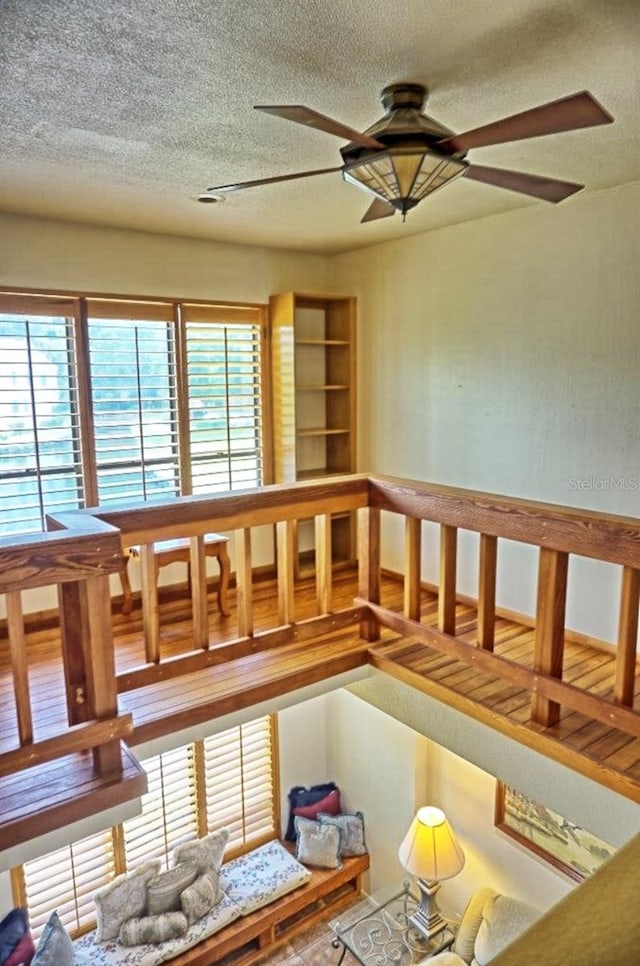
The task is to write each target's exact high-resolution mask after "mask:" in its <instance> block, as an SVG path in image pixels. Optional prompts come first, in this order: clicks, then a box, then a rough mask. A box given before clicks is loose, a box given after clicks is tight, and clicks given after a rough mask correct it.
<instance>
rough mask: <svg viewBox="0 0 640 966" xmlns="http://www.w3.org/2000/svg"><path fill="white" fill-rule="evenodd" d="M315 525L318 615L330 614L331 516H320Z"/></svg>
mask: <svg viewBox="0 0 640 966" xmlns="http://www.w3.org/2000/svg"><path fill="white" fill-rule="evenodd" d="M314 524H315V544H316V598H317V601H318V613H319V614H329V613H330V612H331V515H330V514H329V513H320V514H318V516H317V517H315V520H314Z"/></svg>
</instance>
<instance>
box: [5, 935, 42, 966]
mask: <svg viewBox="0 0 640 966" xmlns="http://www.w3.org/2000/svg"><path fill="white" fill-rule="evenodd" d="M35 951H36V947H35V946H34V945H33V939H32V938H31V933H28V932H26V933H25V934H24V936H23V937H22V939H21V940H20V942H19V943H18V945H17V946H16V947H15V949H14V950H13V952H12V953H11V955H10V956H9V958H8V959H5V961H4V963H3V964H2V966H29V963H30V962H31V960H32V959H33V957H34V955H35Z"/></svg>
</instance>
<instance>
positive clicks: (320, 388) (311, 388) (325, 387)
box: [296, 384, 351, 392]
mask: <svg viewBox="0 0 640 966" xmlns="http://www.w3.org/2000/svg"><path fill="white" fill-rule="evenodd" d="M350 388H351V386H339V385H333V386H329V385H320V384H318V385H315V386H311V385H309V386H300V385H298V386H296V392H348V390H349V389H350Z"/></svg>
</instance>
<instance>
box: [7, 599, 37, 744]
mask: <svg viewBox="0 0 640 966" xmlns="http://www.w3.org/2000/svg"><path fill="white" fill-rule="evenodd" d="M6 601H7V626H8V631H9V653H10V655H11V670H12V672H13V693H14V695H15V701H16V718H17V720H18V737H19V738H20V744H21V745H28V744H30V743H31V742H32V741H33V719H32V717H31V695H30V692H29V670H28V662H27V642H26V640H25V635H24V619H23V614H22V598H21V594H20V591H19V590H11V591H9V592H8V593H7V595H6Z"/></svg>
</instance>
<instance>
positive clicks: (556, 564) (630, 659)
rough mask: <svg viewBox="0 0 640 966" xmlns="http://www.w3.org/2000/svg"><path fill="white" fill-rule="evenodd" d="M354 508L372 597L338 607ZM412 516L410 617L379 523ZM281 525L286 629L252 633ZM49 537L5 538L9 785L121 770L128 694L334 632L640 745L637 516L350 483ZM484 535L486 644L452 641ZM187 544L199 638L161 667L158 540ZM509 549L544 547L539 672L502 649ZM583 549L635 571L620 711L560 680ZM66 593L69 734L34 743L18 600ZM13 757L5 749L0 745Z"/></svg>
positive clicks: (0, 549)
mask: <svg viewBox="0 0 640 966" xmlns="http://www.w3.org/2000/svg"><path fill="white" fill-rule="evenodd" d="M351 512H357V514H358V518H359V526H358V532H359V547H358V560H359V591H358V597H357V598H356V600H355V601H354V602H353V606H349V607H347V608H344V609H342V610H340V611H337V610H336V609H335V607H334V606H333V602H332V580H333V570H332V562H331V561H332V553H331V526H330V518H331V515H332V514H343V513H351ZM383 513H389V514H393V515H400V516H401V517H403V518H404V526H405V564H404V607H403V611H402V612H397V611H393V610H390V609H389V608H387V607H383V606H382V604H381V597H380V587H381V565H382V559H381V558H382V554H381V516H382V514H383ZM308 519H314V521H315V541H316V546H315V571H316V597H317V614H316V616H315V617H312V618H307V619H305V620H303V621H301V620H296V604H295V554H296V552H297V551H296V547H295V545H294V534H295V527H296V522H297V521H300V520H308ZM421 521H430V522H431V523H435V524H437V525H438V526H439V528H440V577H439V586H438V623H437V627H433V626H430V625H427V624H426V623H424V622H422V621H421V620H420V594H421V587H422V579H423V577H422V572H421V557H422V547H421V543H422V525H421ZM265 525H266V526H268V527H273V528H274V530H275V551H274V557H275V563H276V570H277V600H278V617H277V623H276V625H275V626H273V627H271V628H267V629H261V630H260V631H259V632H258V631H256V629H255V627H254V618H253V597H254V587H253V574H254V567H253V562H252V529H253V528H255V527H264V526H265ZM49 526H50V528H51V532H49V533H47V534H45V535H37V536H35V535H34V536H32V537H26V538H24V539H23V540H22V541H20V542H10V541H8V540H4V541H2V542H0V592H4V593H5V594H6V598H7V609H8V627H9V641H10V655H11V664H12V669H13V680H14V693H15V702H16V715H17V723H18V733H19V746H18V747H16V748H9V749H6V748H5V749H4V753H3V754H2V755H0V774H3V773H6V772H8V771H12V770H15V769H16V768H25V767H28V766H29V765H31V764H37V763H39V762H42V761H45V760H48V759H49V758H52V757H55V756H58V755H63V754H68V753H69V752H70V751H73V750H75V749H79V748H88V747H90V748H93V749H94V755H95V760H96V767H97V768H98V770H99V771H100V772H101V773H105V774H106V773H109V770H114V769H117V768H118V767H119V765H118V761H119V759H118V761H117V760H116V759H117V745H118V743H119V739H120V738H121V737H122V736H123V735H126V733H127V732H128V731H130V729H131V721H130V719H129V718H128V717H127V716H124V717H123V716H120V715H118V693H123V692H125V691H130V690H133V689H136V688H140V687H143V686H148V685H153V684H154V683H157V682H160V681H163V680H166V679H167V678H169V677H177V676H179V675H183V674H187V673H192V672H194V671H198V670H200V669H204V668H208V667H212V666H214V665H217V664H220V663H222V662H226V661H229V660H231V659H235V658H239V657H242V656H244V655H248V654H252V653H254V652H256V651H258V650H263V649H267V648H275V647H277V646H279V645H282V644H286V643H289V642H293V641H301V640H305V639H309V640H312V639H313V638H316V637H318V636H319V635H322V634H324V633H327V632H328V631H330V630H335V629H338V628H346V627H349V626H353V627H354V633H355V632H356V629H357V628H358V627H359V630H360V635H361V636H362V637H363V638H364V639H365V640H368V641H370V642H372V644H373V643H374V642H375V641H376V640H378V638H379V635H380V628H381V627H387V628H390V629H392V630H393V631H395V632H397V633H398V634H401V635H404V636H407V637H411V638H414V639H417V640H422V641H424V642H425V644H428V645H429V647H431V648H435V649H436V650H439V651H441V652H442V653H444V654H448V655H451V656H453V657H455V658H456V659H457V660H460V661H463V662H465V663H467V664H468V665H470V666H472V667H476V668H478V669H479V670H481V671H484V672H486V673H489V674H491V675H494V676H496V677H498V678H502V679H504V680H505V681H507V682H510V683H512V684H515V685H517V686H518V687H519V688H523V689H527V690H528V691H529V692H530V693H531V701H532V719H533V720H534V721H535V722H537V723H539V724H540V725H542V726H549V725H552V724H553V723H554V722H556V721H557V720H558V717H559V713H560V708H561V706H566V707H568V708H571V709H574V710H576V711H579V712H582V713H583V714H585V715H587V716H589V717H590V718H593V719H595V720H598V721H601V722H605V723H606V724H607V725H609V726H610V727H615V728H618V729H620V730H622V731H624V732H626V733H628V734H630V735H633V736H636V737H637V736H640V715H639V714H638V713H637V712H636V711H635V710H634V708H633V695H634V691H635V674H636V642H637V631H638V603H639V597H640V520H636V519H628V518H623V517H618V516H611V515H605V514H599V513H592V512H588V511H584V510H577V509H572V508H567V507H558V506H552V505H548V504H540V503H532V502H529V501H525V500H518V499H514V498H508V497H500V496H494V495H491V494H485V493H475V492H471V491H467V490H458V489H453V488H450V487H444V486H435V485H431V484H423V483H416V482H411V481H407V480H394V479H391V478H387V477H373V476H349V477H336V478H334V479H331V480H323V481H317V482H308V483H298V484H294V485H292V486H270V487H265V488H263V489H260V490H255V491H247V492H243V493H237V494H226V495H223V496H221V497H216V498H214V499H205V498H196V497H185V498H180V499H177V500H173V501H170V502H167V503H157V504H140V505H138V506H133V507H127V508H118V509H110V508H98V509H95V510H85V511H78V512H75V513H68V514H56V515H52V516H51V517H50V519H49ZM461 529H463V530H470V531H474V532H476V533H478V534H479V535H480V537H479V581H478V630H477V641H476V642H475V643H473V644H470V643H468V642H467V641H464V640H461V639H458V638H457V637H456V634H455V615H456V601H457V581H456V574H457V561H456V554H457V545H458V532H459V530H461ZM220 531H222V532H225V533H233V539H234V552H233V557H234V570H235V584H236V598H235V602H236V608H237V633H236V635H235V636H234V637H229V638H228V639H225V640H224V641H223V642H222V643H213V644H212V643H211V641H210V638H209V631H208V623H207V614H206V573H205V560H204V550H203V543H202V537H203V535H204V534H207V533H211V532H220ZM175 537H188V538H190V540H191V569H192V586H193V588H194V590H193V594H192V607H193V625H192V626H193V639H192V643H191V642H190V646H189V647H188V648H187V649H186V651H185V653H181V654H178V655H174V656H172V657H168V658H167V657H163V655H162V654H161V649H160V646H159V628H158V608H157V597H156V593H157V591H156V588H155V571H154V569H153V567H152V560H151V554H152V544H153V543H154V542H157V541H160V540H163V539H170V538H175ZM500 539H508V540H510V541H519V542H522V543H526V544H532V545H534V546H537V547H538V548H539V568H538V582H537V610H536V615H535V652H534V660H533V667H528V666H524V665H523V664H519V663H517V662H516V661H512V660H508V659H507V658H505V657H502V656H500V655H498V654H494V653H493V646H494V632H495V623H496V583H497V581H496V573H497V559H498V548H499V541H500ZM133 544H135V545H138V546H140V547H141V554H140V556H141V574H142V582H143V595H142V598H143V601H144V602H145V608H144V611H145V612H144V628H145V639H146V651H145V659H144V661H142V662H141V663H140V664H139V665H138V666H136V667H133V668H128V669H125V670H123V671H121V672H120V673H119V674H116V672H115V665H114V654H113V637H112V629H111V617H110V598H109V588H108V575H109V574H113V573H116V572H117V571H118V570H120V568H121V566H122V552H123V548H125V547H127V546H130V545H133ZM571 554H580V555H581V556H587V557H592V558H595V559H597V560H603V561H608V562H610V563H612V564H615V565H617V566H619V567H620V568H621V569H622V580H621V588H622V589H621V597H620V605H619V606H620V610H619V622H618V638H617V650H616V668H617V672H616V680H615V688H614V694H613V697H612V700H609V699H607V698H604V697H602V696H600V695H598V694H593V693H589V692H587V691H585V690H582V689H580V688H578V687H576V686H574V685H572V684H570V683H568V682H565V681H563V680H562V666H563V647H564V640H565V628H564V622H565V602H566V592H567V569H568V560H569V556H570V555H571ZM51 583H57V584H58V585H59V600H60V622H61V631H62V655H63V662H64V672H65V686H66V703H67V711H68V725H69V727H68V728H67V729H65V730H64V732H63V733H61V734H59V735H54V736H47V738H46V740H40V741H34V739H33V726H32V723H31V722H32V716H31V709H30V697H29V686H28V675H27V671H26V658H25V646H24V621H23V617H22V611H21V603H20V600H21V592H22V591H23V590H25V589H29V588H34V587H41V586H44V585H46V584H51ZM0 747H1V746H0Z"/></svg>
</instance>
